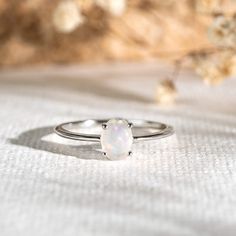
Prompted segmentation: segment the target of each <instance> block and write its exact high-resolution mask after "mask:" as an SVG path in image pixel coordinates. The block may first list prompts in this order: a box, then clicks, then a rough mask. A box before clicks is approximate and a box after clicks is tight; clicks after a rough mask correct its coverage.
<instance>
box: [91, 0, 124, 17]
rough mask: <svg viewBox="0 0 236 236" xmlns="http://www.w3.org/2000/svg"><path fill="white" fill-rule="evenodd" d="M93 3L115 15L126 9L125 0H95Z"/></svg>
mask: <svg viewBox="0 0 236 236" xmlns="http://www.w3.org/2000/svg"><path fill="white" fill-rule="evenodd" d="M95 3H96V4H97V5H98V6H100V7H101V8H103V9H104V10H106V11H108V12H110V13H111V14H112V15H115V16H120V15H122V14H123V13H124V11H125V9H126V0H95Z"/></svg>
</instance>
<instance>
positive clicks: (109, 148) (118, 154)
mask: <svg viewBox="0 0 236 236" xmlns="http://www.w3.org/2000/svg"><path fill="white" fill-rule="evenodd" d="M132 144H133V135H132V131H131V128H130V127H129V124H128V122H127V121H126V120H122V119H112V120H109V121H108V122H107V123H106V128H105V129H103V130H102V133H101V145H102V150H103V152H105V153H106V156H107V157H108V158H109V159H110V160H121V159H124V158H126V157H127V156H128V155H129V152H130V151H131V147H132Z"/></svg>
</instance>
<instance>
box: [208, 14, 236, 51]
mask: <svg viewBox="0 0 236 236" xmlns="http://www.w3.org/2000/svg"><path fill="white" fill-rule="evenodd" d="M208 37H209V40H210V41H211V42H212V43H214V44H215V45H217V46H222V47H236V20H235V18H227V17H225V16H218V17H216V18H215V20H214V21H213V23H212V25H211V26H210V28H209V31H208Z"/></svg>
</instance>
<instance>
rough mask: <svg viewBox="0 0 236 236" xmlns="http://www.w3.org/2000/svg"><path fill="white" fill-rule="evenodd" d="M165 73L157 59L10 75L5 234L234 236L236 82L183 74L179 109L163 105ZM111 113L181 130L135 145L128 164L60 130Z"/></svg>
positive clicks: (6, 80)
mask: <svg viewBox="0 0 236 236" xmlns="http://www.w3.org/2000/svg"><path fill="white" fill-rule="evenodd" d="M169 74H170V68H168V67H166V66H157V65H153V64H150V65H135V64H134V65H100V66H92V65H91V66H71V67H65V68H63V67H60V68H38V69H37V68H34V69H33V68H30V69H24V70H15V71H9V70H8V71H2V72H1V74H0V104H1V111H0V151H1V157H0V235H1V236H15V235H24V236H32V235H34V236H45V235H50V236H52V235H57V236H64V235H68V236H72V235H85V236H90V235H91V236H92V235H104V236H106V235H107V236H113V235H114V236H116V235H117V236H118V235H119V236H120V235H123V236H126V235H127V236H131V235H135V236H139V235H145V236H149V235H150V236H151V235H163V236H169V235H174V236H175V235H176V236H177V235H179V236H184V235H188V236H199V235H209V236H210V235H214V236H218V235H219V236H221V235H227V236H231V235H232V236H233V235H235V234H236V80H235V79H229V80H226V81H225V82H224V83H223V84H222V85H220V86H218V87H214V88H210V87H207V86H205V85H204V84H203V82H202V81H201V80H199V79H198V78H196V77H195V76H194V75H192V74H191V73H190V72H183V73H182V74H181V76H180V79H179V80H178V81H177V88H178V91H179V97H178V100H177V103H176V105H173V106H169V107H165V106H164V107H160V106H157V105H156V104H155V103H153V102H152V99H153V97H154V95H155V87H156V85H157V82H158V80H159V78H164V77H165V76H168V75H169ZM110 117H123V118H132V119H148V120H154V121H161V122H166V123H168V124H170V125H173V126H174V128H175V131H176V134H175V135H174V136H171V137H168V138H165V139H162V140H156V141H150V142H140V143H137V144H135V145H134V147H133V156H132V158H130V159H128V160H124V161H107V160H105V159H104V157H102V155H101V153H99V152H97V151H96V150H95V149H96V148H97V147H98V146H99V144H91V143H87V142H73V141H66V140H64V139H62V138H59V137H57V136H56V135H55V134H53V127H54V126H55V125H57V124H58V123H61V122H65V121H72V120H77V119H87V118H110Z"/></svg>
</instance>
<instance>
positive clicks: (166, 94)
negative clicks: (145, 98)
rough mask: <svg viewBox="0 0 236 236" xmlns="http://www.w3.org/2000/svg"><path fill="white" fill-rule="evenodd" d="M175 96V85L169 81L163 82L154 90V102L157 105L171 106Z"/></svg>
mask: <svg viewBox="0 0 236 236" xmlns="http://www.w3.org/2000/svg"><path fill="white" fill-rule="evenodd" d="M176 96H177V90H176V87H175V84H174V83H173V81H172V80H170V79H165V80H163V81H162V82H161V83H160V84H159V85H158V86H157V90H156V101H157V103H158V104H165V105H168V104H172V103H173V102H174V101H175V99H176Z"/></svg>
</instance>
